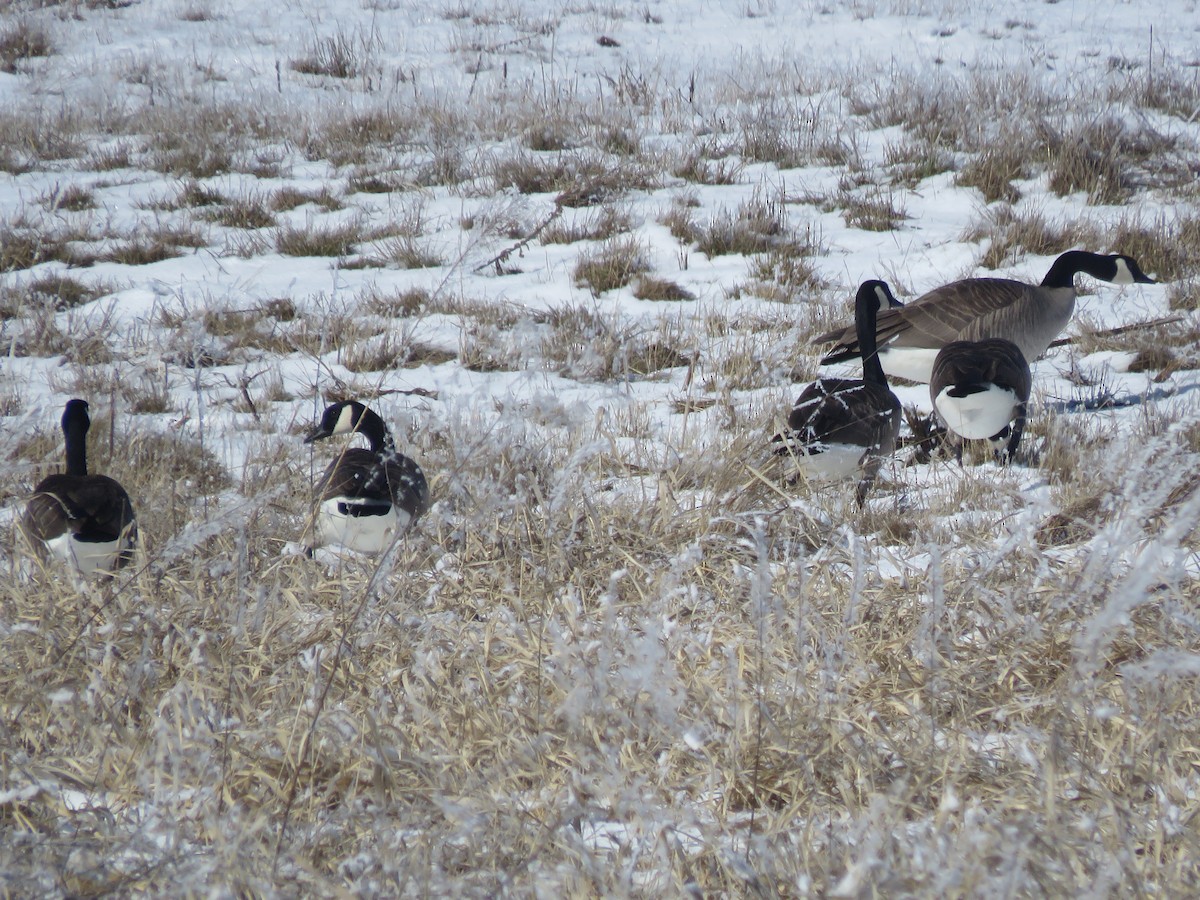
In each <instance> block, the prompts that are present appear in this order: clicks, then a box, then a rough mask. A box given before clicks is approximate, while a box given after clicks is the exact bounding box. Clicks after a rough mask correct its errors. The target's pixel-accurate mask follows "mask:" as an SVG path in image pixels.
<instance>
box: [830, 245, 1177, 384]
mask: <svg viewBox="0 0 1200 900" xmlns="http://www.w3.org/2000/svg"><path fill="white" fill-rule="evenodd" d="M1080 272H1083V273H1085V274H1087V275H1091V276H1092V277H1093V278H1099V279H1100V280H1102V281H1109V282H1112V283H1113V284H1135V283H1136V284H1154V283H1155V282H1154V280H1153V279H1152V278H1149V277H1147V276H1146V274H1145V273H1144V272H1142V270H1141V267H1139V266H1138V264H1137V261H1136V260H1134V259H1133V258H1132V257H1130V256H1122V255H1120V254H1111V255H1108V256H1105V255H1102V254H1099V253H1088V252H1087V251H1084V250H1071V251H1068V252H1067V253H1064V254H1062V255H1061V256H1060V257H1058V259H1056V260H1055V261H1054V264H1053V265H1052V266H1050V270H1049V271H1048V272H1047V273H1046V277H1045V278H1043V279H1042V283H1041V284H1040V285H1032V284H1025V283H1024V282H1020V281H1013V280H1010V279H1007V278H967V279H964V280H962V281H955V282H953V283H951V284H947V285H943V286H942V287H938V288H934V289H933V290H932V291H930V292H929V293H927V294H924V295H922V296H921V297H918V298H917V299H916V300H914V301H913V302H911V303H909V304H908V305H906V306H901V307H895V308H890V309H885V310H883V311H882V312H881V313H880V314H879V319H878V323H877V325H876V331H875V337H876V340H877V343H878V353H879V360H880V362H881V363H882V364H883V368H884V371H886V372H887V373H888V374H889V375H894V376H898V377H901V378H908V379H911V380H912V381H917V382H926V383H927V382H928V381H929V379H930V376H931V374H932V371H933V361H934V359H935V358H936V357H937V354H938V351H939V350H941V349H942V347H944V346H946V344H949V343H950V342H951V341H957V340H970V341H978V340H982V339H983V338H1004V339H1006V340H1009V341H1012V342H1013V343H1014V344H1016V345H1017V347H1019V348H1020V350H1021V352H1022V353H1023V354H1024V355H1025V358H1026V359H1027V360H1034V359H1036V358H1037V357H1039V356H1041V355H1042V353H1044V352H1045V351H1046V348H1047V347H1049V346H1050V342H1051V341H1053V340H1054V338H1055V337H1057V336H1058V334H1059V332H1061V331H1062V330H1063V328H1065V327H1066V325H1067V322H1069V321H1070V319H1071V313H1072V312H1073V311H1074V309H1075V276H1076V275H1077V274H1078V273H1080ZM831 341H833V342H836V343H835V344H834V346H833V348H832V349H831V350H830V351H829V352H828V353H827V354H826V355H825V357H824V359H822V360H821V364H822V365H827V364H829V363H836V362H843V361H845V360H848V359H855V358H857V357H859V356H861V355H862V342H861V340H860V339H859V337H858V331H857V328H856V326H853V325H852V326H849V327H846V328H838V329H835V330H834V331H830V332H827V333H826V334H823V335H821V336H819V337H817V338H814V339H813V343H814V344H824V343H829V342H831Z"/></svg>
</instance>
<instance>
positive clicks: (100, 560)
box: [21, 400, 137, 578]
mask: <svg viewBox="0 0 1200 900" xmlns="http://www.w3.org/2000/svg"><path fill="white" fill-rule="evenodd" d="M90 427H91V419H90V418H89V416H88V405H87V403H86V401H84V400H71V401H69V402H68V403H67V406H66V409H65V410H64V411H63V416H62V429H63V436H64V439H65V442H66V459H67V471H66V473H65V474H57V475H50V476H48V477H46V478H44V479H42V481H40V482H39V483H38V485H37V487H35V488H34V491H33V494H32V495H31V496H30V497H29V500H28V501H27V502H26V504H25V511H24V513H23V514H22V516H21V530H22V531H23V532H24V533H25V534H26V536H28V537H29V538H30V541H31V543H32V545H33V547H34V549H35V551H36V552H37V553H38V554H39V555H41V556H43V558H46V557H47V556H49V557H50V558H53V559H55V560H57V561H59V562H60V563H62V564H65V565H66V566H69V567H70V568H71V569H73V570H74V571H76V572H78V573H79V574H80V575H82V576H84V577H85V578H89V577H92V576H94V575H103V574H111V573H112V572H115V571H116V570H117V569H119V568H121V567H122V566H124V565H126V564H128V563H129V561H130V560H131V559H132V558H133V547H134V543H135V542H136V540H137V520H136V517H135V516H134V512H133V503H132V501H131V500H130V499H129V494H127V493H126V492H125V489H124V488H123V487H121V485H120V484H119V483H118V482H117V481H116V480H114V479H112V478H109V477H108V476H107V475H89V474H88V470H87V433H88V429H89V428H90Z"/></svg>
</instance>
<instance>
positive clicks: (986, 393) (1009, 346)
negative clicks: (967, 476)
mask: <svg viewBox="0 0 1200 900" xmlns="http://www.w3.org/2000/svg"><path fill="white" fill-rule="evenodd" d="M1032 384H1033V378H1032V376H1031V375H1030V373H1029V363H1028V362H1027V361H1026V359H1025V355H1024V354H1023V353H1021V348H1020V347H1018V346H1017V345H1016V344H1014V343H1013V342H1012V341H1006V340H1004V339H1003V338H988V339H987V340H983V341H951V342H950V343H949V344H947V345H946V346H945V347H943V348H942V349H941V350H940V351H938V355H937V358H936V359H935V360H934V362H933V373H932V376H931V377H930V381H929V397H930V399H931V400H932V401H933V408H934V409H935V410H936V411H937V415H938V418H940V419H941V420H942V422H943V423H944V424H945V426H946V427H947V428H948V429H949V430H950V431H952V432H954V433H955V434H956V435H958V436H959V437H962V438H967V439H970V440H977V439H981V438H989V439H991V441H992V442H993V443H996V442H998V441H1002V440H1004V438H1006V437H1007V438H1008V446H1007V447H1006V448H1005V449H1004V450H1003V451H1001V450H1000V449H999V448H998V447H997V450H996V455H997V458H998V459H999V460H1000V461H1001V462H1006V461H1008V460H1010V459H1012V458H1013V454H1015V453H1016V452H1017V445H1018V444H1020V443H1021V433H1022V432H1023V431H1024V430H1025V404H1026V403H1027V402H1028V401H1029V390H1030V387H1031V386H1032ZM1010 422H1011V423H1012V426H1011V428H1010V427H1009V423H1010ZM958 453H959V459H960V461H961V459H962V456H961V454H962V445H961V444H959V446H958Z"/></svg>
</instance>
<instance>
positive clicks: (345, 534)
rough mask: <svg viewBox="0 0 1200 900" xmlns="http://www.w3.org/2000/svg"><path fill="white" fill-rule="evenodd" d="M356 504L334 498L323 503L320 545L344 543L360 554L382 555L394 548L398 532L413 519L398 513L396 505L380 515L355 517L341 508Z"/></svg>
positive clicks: (406, 514)
mask: <svg viewBox="0 0 1200 900" xmlns="http://www.w3.org/2000/svg"><path fill="white" fill-rule="evenodd" d="M355 502H356V501H354V500H347V499H333V500H326V501H325V502H323V503H322V504H321V507H320V509H319V510H318V511H317V522H316V528H317V538H318V540H317V543H318V545H320V546H324V545H327V544H340V545H341V546H343V547H347V548H349V549H350V550H357V551H358V552H359V553H382V552H383V551H384V550H386V549H387V548H388V547H390V546H391V545H392V539H393V538H394V537H395V536H396V532H397V530H398V529H399V530H403V529H405V528H407V527H408V524H409V520H410V518H411V517H410V516H409V515H408V513H406V512H404V511H402V510H397V509H396V507H395V506H394V505H393V506H390V507H388V511H387V512H386V513H385V514H383V515H378V516H371V515H363V516H351V515H346V514H345V513H343V512H342V511H341V510H340V509H339V507H340V506H343V505H353V504H354V503H355ZM361 505H367V504H361Z"/></svg>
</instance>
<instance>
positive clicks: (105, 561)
mask: <svg viewBox="0 0 1200 900" xmlns="http://www.w3.org/2000/svg"><path fill="white" fill-rule="evenodd" d="M46 547H47V548H48V549H49V550H50V553H51V555H52V556H54V557H55V558H56V559H60V560H62V561H63V562H65V563H66V564H67V565H71V566H74V567H75V568H76V569H77V570H78V571H79V574H80V575H82V576H84V577H85V578H90V577H91V576H93V575H98V574H100V573H102V572H111V571H113V570H114V568H115V567H116V563H117V555H118V554H119V553H120V552H121V550H122V549H124V542H123V541H121V540H116V541H105V542H103V543H95V542H91V541H77V540H75V536H74V535H73V534H71V533H70V532H67V533H66V534H63V535H60V536H58V537H56V538H54V539H53V540H49V541H46Z"/></svg>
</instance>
